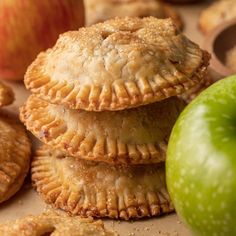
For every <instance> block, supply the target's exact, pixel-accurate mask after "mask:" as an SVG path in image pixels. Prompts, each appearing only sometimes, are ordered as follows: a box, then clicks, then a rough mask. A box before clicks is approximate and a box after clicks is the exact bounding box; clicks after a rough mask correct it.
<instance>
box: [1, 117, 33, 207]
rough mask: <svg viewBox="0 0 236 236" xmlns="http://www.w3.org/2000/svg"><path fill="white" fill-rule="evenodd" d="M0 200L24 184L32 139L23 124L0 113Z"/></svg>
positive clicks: (7, 197)
mask: <svg viewBox="0 0 236 236" xmlns="http://www.w3.org/2000/svg"><path fill="white" fill-rule="evenodd" d="M0 130H1V133H0V202H3V201H6V200H7V199H9V198H10V197H11V196H12V195H14V194H15V193H16V192H17V191H18V190H19V189H20V187H21V186H22V184H23V181H24V178H25V176H26V175H27V172H28V170H29V164H30V153H31V147H30V141H29V139H28V137H27V135H26V131H25V129H24V127H23V125H22V124H20V123H18V122H17V121H16V118H15V117H12V116H11V115H9V114H3V113H2V112H1V113H0Z"/></svg>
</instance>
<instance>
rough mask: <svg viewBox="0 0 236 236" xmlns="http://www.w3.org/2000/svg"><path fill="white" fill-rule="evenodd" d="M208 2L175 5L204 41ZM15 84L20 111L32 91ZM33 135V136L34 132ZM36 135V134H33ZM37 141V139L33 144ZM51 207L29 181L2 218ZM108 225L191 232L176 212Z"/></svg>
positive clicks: (141, 234) (135, 233) (131, 231)
mask: <svg viewBox="0 0 236 236" xmlns="http://www.w3.org/2000/svg"><path fill="white" fill-rule="evenodd" d="M208 3H209V2H205V3H201V4H191V5H181V6H175V8H176V9H177V10H178V11H179V12H180V14H181V15H182V17H183V20H184V22H185V30H184V31H185V33H186V35H187V36H188V37H189V38H190V39H191V40H192V41H194V42H196V43H198V44H200V45H202V43H203V40H204V38H203V36H202V34H201V33H200V32H199V31H198V28H197V20H198V17H199V14H200V12H201V10H202V9H203V8H204V7H206V5H207V4H208ZM7 84H9V85H10V86H11V87H13V89H14V92H15V94H16V101H15V102H14V104H13V105H11V106H10V107H9V108H8V109H10V110H12V111H13V112H15V113H17V112H18V107H19V106H20V105H21V104H23V102H24V101H25V100H26V98H27V97H28V95H29V92H28V91H26V89H25V88H24V85H23V83H7ZM31 137H32V136H31ZM32 139H33V137H32ZM36 144H37V141H36V139H34V146H35V145H36ZM47 208H49V207H48V206H46V204H45V203H43V201H42V200H41V199H40V197H39V196H38V194H37V193H36V192H35V191H34V190H33V189H32V187H31V186H30V183H29V181H26V184H25V185H24V186H23V188H22V190H21V191H20V192H19V193H17V194H16V195H15V196H14V197H13V198H11V199H10V200H9V201H7V202H5V203H3V204H2V205H1V206H0V222H1V223H2V222H4V221H5V220H10V219H15V218H19V217H22V216H25V215H27V214H37V213H40V212H42V211H43V210H44V209H47ZM105 224H106V225H107V227H108V228H113V229H115V230H117V231H118V232H119V234H120V235H121V236H128V235H130V236H131V235H132V236H145V235H149V236H158V235H160V236H161V235H162V236H164V235H166V236H167V235H170V236H177V235H178V236H190V235H191V234H190V232H189V231H188V230H187V229H186V227H185V226H184V224H183V223H181V221H180V220H179V218H178V217H177V215H176V214H171V215H168V216H165V217H161V218H153V219H148V220H141V221H136V222H123V221H112V220H105Z"/></svg>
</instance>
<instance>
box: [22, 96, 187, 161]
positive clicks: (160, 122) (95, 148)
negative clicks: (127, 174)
mask: <svg viewBox="0 0 236 236" xmlns="http://www.w3.org/2000/svg"><path fill="white" fill-rule="evenodd" d="M184 107H185V103H184V102H183V101H182V100H180V99H178V98H177V97H171V98H168V99H165V100H163V101H161V102H157V103H152V104H149V105H146V106H142V107H138V108H133V109H128V110H122V111H103V112H89V111H84V110H70V109H65V108H64V107H63V106H60V105H54V104H50V103H48V102H46V101H44V100H41V99H40V98H37V97H36V96H35V95H31V96H30V97H29V98H28V101H27V102H26V104H25V105H24V106H23V107H22V108H21V109H20V118H21V121H22V122H24V123H25V125H26V127H27V129H28V130H30V131H31V132H32V133H33V134H34V135H35V136H36V137H37V138H39V139H40V140H41V141H42V142H44V143H46V144H48V145H50V146H53V147H56V148H60V149H63V150H65V151H66V153H68V154H69V155H70V156H74V157H79V158H84V159H88V160H96V161H104V162H108V163H131V164H140V163H154V162H155V163H157V162H163V161H165V157H166V147H167V141H168V138H169V135H170V133H171V129H172V127H173V126H174V123H175V121H176V119H177V118H178V116H179V114H180V112H181V111H182V110H183V108H184Z"/></svg>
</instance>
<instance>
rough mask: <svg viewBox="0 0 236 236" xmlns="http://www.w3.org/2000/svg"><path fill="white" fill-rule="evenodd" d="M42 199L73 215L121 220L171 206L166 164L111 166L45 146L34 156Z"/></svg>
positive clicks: (35, 179) (34, 174)
mask: <svg viewBox="0 0 236 236" xmlns="http://www.w3.org/2000/svg"><path fill="white" fill-rule="evenodd" d="M31 171H32V181H33V184H34V186H35V188H36V190H37V191H38V192H39V194H40V195H41V196H42V197H43V199H44V200H45V201H46V202H47V203H50V204H52V205H53V206H55V207H56V208H60V209H63V210H65V211H66V212H69V213H70V214H72V215H82V216H93V217H109V218H116V219H118V218H120V219H124V220H128V219H137V218H142V217H151V216H158V215H162V214H165V213H169V212H172V211H173V210H174V209H173V206H172V204H171V202H170V198H169V195H168V193H167V189H166V183H165V168H164V165H163V166H160V165H157V164H155V165H154V164H152V165H135V166H132V165H131V166H130V165H129V166H111V165H108V164H106V163H103V162H92V161H84V160H78V161H76V160H75V159H74V158H72V157H68V156H65V155H64V154H63V152H61V151H59V150H52V149H51V148H50V147H47V146H43V147H41V149H39V150H38V151H37V153H36V156H35V157H34V160H33V162H32V169H31Z"/></svg>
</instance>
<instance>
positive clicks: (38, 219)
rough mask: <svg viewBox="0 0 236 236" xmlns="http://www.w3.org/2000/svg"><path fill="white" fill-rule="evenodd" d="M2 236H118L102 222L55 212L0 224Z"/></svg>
mask: <svg viewBox="0 0 236 236" xmlns="http://www.w3.org/2000/svg"><path fill="white" fill-rule="evenodd" d="M0 235H1V236H42V235H45V236H46V235H55V236H118V234H117V233H114V232H109V231H107V230H106V229H105V228H104V225H103V223H102V221H101V220H99V221H94V220H93V219H92V218H87V219H85V218H84V219H82V218H80V217H78V216H76V217H69V216H66V215H65V214H59V213H56V212H53V211H47V212H44V213H41V214H40V215H35V216H34V215H30V216H26V217H24V218H21V219H17V220H14V221H9V222H5V223H2V224H0Z"/></svg>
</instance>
